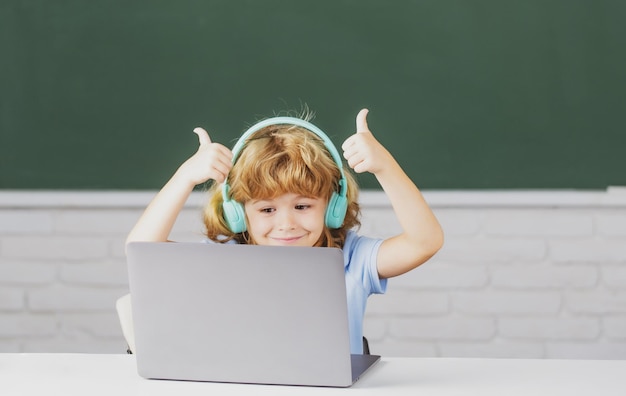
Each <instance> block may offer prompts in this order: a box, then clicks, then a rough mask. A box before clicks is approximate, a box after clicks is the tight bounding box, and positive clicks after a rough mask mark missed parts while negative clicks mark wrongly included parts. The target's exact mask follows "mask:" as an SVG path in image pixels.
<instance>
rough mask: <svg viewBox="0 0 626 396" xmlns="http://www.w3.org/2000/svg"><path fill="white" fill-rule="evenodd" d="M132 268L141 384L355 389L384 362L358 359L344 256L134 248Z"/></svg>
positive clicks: (211, 247) (311, 251)
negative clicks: (352, 350) (167, 381)
mask: <svg viewBox="0 0 626 396" xmlns="http://www.w3.org/2000/svg"><path fill="white" fill-rule="evenodd" d="M127 259H128V270H129V283H130V293H131V302H132V310H133V313H132V314H133V322H134V328H135V348H136V351H135V354H136V358H137V370H138V373H139V375H140V376H142V377H145V378H153V379H172V380H192V381H216V382H236V383H255V384H280V385H308V386H333V387H347V386H350V385H352V384H353V383H354V382H355V381H356V380H357V379H358V378H359V377H360V376H361V375H362V374H363V373H364V372H365V371H366V370H367V369H368V368H370V367H371V366H372V365H373V364H374V363H376V362H377V361H378V360H379V359H380V356H376V355H350V345H349V332H348V316H347V315H348V314H347V303H346V286H345V275H344V263H343V254H342V251H341V250H340V249H335V248H313V247H311V248H309V247H270V246H252V245H222V244H205V243H165V242H164V243H155V242H133V243H130V244H129V245H128V248H127Z"/></svg>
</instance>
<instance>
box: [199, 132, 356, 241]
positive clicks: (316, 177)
mask: <svg viewBox="0 0 626 396" xmlns="http://www.w3.org/2000/svg"><path fill="white" fill-rule="evenodd" d="M344 175H345V178H346V182H347V201H348V210H347V212H346V216H345V219H344V222H343V224H342V226H341V227H340V228H337V229H331V228H329V227H326V226H325V227H324V231H323V232H322V235H321V236H320V239H319V240H318V241H317V242H316V244H315V246H323V247H338V248H342V247H343V245H344V242H345V239H346V235H347V232H348V230H350V229H352V228H355V227H359V226H360V221H359V217H360V208H359V205H358V203H357V198H358V186H357V183H356V180H355V179H354V177H353V176H352V174H351V173H350V171H349V169H347V168H346V167H344ZM340 179H341V172H340V171H339V169H338V167H337V163H336V162H335V160H334V159H333V158H332V156H331V154H330V152H329V151H328V148H327V147H326V146H325V144H324V142H323V140H322V139H320V137H318V136H317V135H316V134H314V133H313V132H311V131H309V130H307V129H305V128H302V127H299V126H295V125H284V124H281V125H270V126H267V127H265V128H262V129H260V130H259V131H257V132H255V133H254V134H252V135H251V136H250V137H249V138H248V139H247V140H246V142H245V144H244V146H243V149H242V150H241V151H240V153H239V156H238V158H237V159H236V162H235V164H234V165H233V167H232V168H231V170H230V173H229V175H228V184H229V186H230V194H231V197H232V199H233V200H235V201H237V202H239V203H241V204H242V205H243V204H245V203H246V202H247V201H249V200H251V199H273V198H276V197H278V196H280V195H283V194H286V193H294V194H298V195H302V196H307V197H313V198H322V199H324V200H326V201H328V200H329V199H330V197H331V195H332V193H333V192H336V191H339V180H340ZM209 197H210V198H209V202H208V204H207V205H206V207H205V209H204V214H203V218H204V225H205V233H206V236H207V237H208V238H209V239H211V240H213V241H215V242H220V243H224V242H227V241H230V240H233V239H234V240H236V241H237V242H238V243H254V242H253V241H251V240H250V236H249V235H248V232H247V231H244V232H241V233H233V232H232V231H231V230H230V229H229V228H228V226H227V225H226V222H225V220H224V212H223V209H222V202H223V198H222V186H221V184H217V183H215V184H213V186H211V188H210V189H209Z"/></svg>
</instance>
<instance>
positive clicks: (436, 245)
mask: <svg viewBox="0 0 626 396" xmlns="http://www.w3.org/2000/svg"><path fill="white" fill-rule="evenodd" d="M367 114H368V110H366V109H363V110H361V111H360V112H359V113H358V115H357V117H356V133H355V134H353V135H352V136H350V137H349V138H348V139H347V140H346V141H345V142H344V143H343V145H342V147H341V148H342V149H343V156H344V158H345V159H346V160H347V162H348V165H349V166H350V167H351V168H352V169H353V170H354V171H355V172H357V173H361V172H371V173H373V174H374V175H375V176H376V178H377V180H378V182H379V183H380V185H381V186H382V188H383V190H384V191H385V193H386V194H387V196H388V197H389V199H390V201H391V204H392V207H393V210H394V212H395V214H396V217H397V219H398V221H399V222H400V225H401V228H402V232H401V233H400V234H398V235H396V236H393V237H391V238H387V239H385V240H381V239H373V238H367V237H363V236H359V235H357V234H356V232H355V230H354V228H356V227H357V226H359V225H360V223H359V220H358V217H359V206H358V203H357V193H358V190H357V186H356V182H355V181H354V178H353V177H352V176H351V175H350V173H349V172H348V171H347V170H344V169H343V166H342V165H341V158H340V157H339V153H338V152H337V150H336V148H335V147H334V146H333V145H332V143H331V142H330V140H329V139H328V137H326V135H324V133H323V132H322V131H320V130H319V129H317V127H315V126H314V125H312V124H310V123H308V122H306V121H303V120H300V119H288V118H283V119H282V120H281V122H280V123H275V122H274V121H275V120H277V119H270V120H266V121H262V122H261V123H259V124H257V125H256V126H253V127H252V128H251V129H250V130H248V132H247V133H246V134H244V136H242V139H240V140H239V142H237V144H236V145H235V147H234V148H233V151H231V150H229V149H228V148H226V147H225V146H223V145H221V144H219V143H214V142H211V139H210V138H209V135H208V134H207V132H206V131H205V130H204V129H202V128H196V129H194V132H195V133H196V134H197V135H198V138H199V141H200V147H199V149H198V151H197V152H196V153H195V154H194V155H193V156H192V157H191V158H189V159H188V160H187V161H185V162H184V163H183V164H182V165H181V166H180V167H179V169H178V170H177V171H176V173H175V174H174V176H172V178H171V179H170V180H169V181H168V182H167V184H166V185H165V186H164V187H163V189H161V191H160V192H159V193H158V194H157V196H156V197H155V198H154V199H153V201H152V202H151V203H150V205H149V206H148V207H147V209H146V210H145V212H144V214H143V215H142V216H141V218H140V219H139V221H138V222H137V224H136V225H135V227H134V228H133V230H132V231H131V233H130V234H129V236H128V239H127V242H130V241H167V240H168V236H169V233H170V231H171V230H172V227H173V225H174V222H175V221H176V217H177V216H178V214H179V212H180V211H181V209H182V207H183V205H184V204H185V201H186V200H187V198H188V197H189V195H190V193H191V192H192V190H193V189H194V187H195V186H196V185H198V184H201V183H204V182H206V181H208V180H211V179H212V180H214V181H215V183H214V184H213V186H212V187H211V189H210V192H209V194H210V196H211V199H210V202H209V204H208V205H207V207H206V209H205V213H204V223H205V226H206V235H207V237H208V238H209V241H210V242H214V243H248V244H259V245H283V246H322V247H338V248H341V249H343V252H344V260H345V271H346V287H347V294H348V313H349V317H350V323H349V326H350V345H351V353H353V354H359V353H362V352H363V349H362V348H363V344H362V342H361V340H362V334H363V329H362V327H363V316H364V314H365V305H366V300H367V297H368V296H369V295H370V294H372V293H384V292H385V290H386V286H387V284H386V280H387V278H391V277H394V276H398V275H401V274H404V273H405V272H408V271H410V270H412V269H414V268H416V267H417V266H419V265H420V264H422V263H424V262H426V261H427V260H428V259H429V258H430V257H431V256H433V255H434V254H435V253H436V252H437V251H438V250H439V249H440V247H441V246H442V244H443V231H442V229H441V227H440V225H439V223H438V221H437V219H436V218H435V216H434V214H433V213H432V211H431V210H430V208H429V207H428V205H427V203H426V202H425V201H424V198H423V197H422V194H421V193H420V191H419V189H418V188H417V187H416V186H415V184H414V183H413V182H412V181H411V180H410V179H409V177H408V176H407V175H406V174H405V173H404V171H403V170H402V168H401V167H400V166H399V165H398V163H397V162H396V161H395V159H394V158H393V156H392V155H391V154H390V153H389V152H388V151H387V150H386V149H385V148H384V147H383V146H382V145H381V144H380V143H379V142H378V141H377V140H376V139H375V138H374V136H373V135H372V133H371V132H370V130H369V128H368V126H367V119H366V117H367ZM285 120H286V121H285ZM290 121H291V122H290ZM285 122H288V123H285ZM263 125H265V126H263ZM327 207H328V209H327Z"/></svg>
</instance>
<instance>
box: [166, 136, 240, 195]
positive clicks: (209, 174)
mask: <svg viewBox="0 0 626 396" xmlns="http://www.w3.org/2000/svg"><path fill="white" fill-rule="evenodd" d="M193 132H194V133H195V134H196V135H198V140H199V142H200V147H198V151H197V152H196V153H195V154H194V155H193V156H191V157H190V158H189V159H188V160H187V161H185V162H184V163H183V164H182V165H181V166H180V168H178V171H177V172H176V173H177V175H179V176H181V177H184V178H185V180H187V181H189V182H191V183H193V184H194V186H195V185H198V184H201V183H204V182H206V181H207V180H210V179H213V180H215V181H216V182H218V183H222V182H224V180H226V176H228V172H230V168H231V167H232V158H233V153H232V151H230V149H228V148H227V147H226V146H224V145H222V144H219V143H213V142H211V138H209V134H208V133H207V131H205V130H204V129H202V128H200V127H197V128H194V130H193Z"/></svg>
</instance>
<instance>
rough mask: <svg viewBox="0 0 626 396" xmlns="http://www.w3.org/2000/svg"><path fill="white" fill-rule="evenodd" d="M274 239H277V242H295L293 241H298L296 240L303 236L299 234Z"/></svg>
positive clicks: (274, 238)
mask: <svg viewBox="0 0 626 396" xmlns="http://www.w3.org/2000/svg"><path fill="white" fill-rule="evenodd" d="M272 239H273V240H275V241H277V242H281V243H293V242H296V241H298V240H300V239H302V237H301V236H297V237H283V238H278V237H273V238H272Z"/></svg>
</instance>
